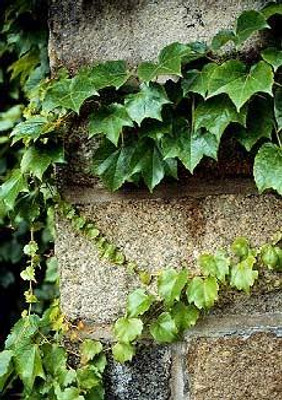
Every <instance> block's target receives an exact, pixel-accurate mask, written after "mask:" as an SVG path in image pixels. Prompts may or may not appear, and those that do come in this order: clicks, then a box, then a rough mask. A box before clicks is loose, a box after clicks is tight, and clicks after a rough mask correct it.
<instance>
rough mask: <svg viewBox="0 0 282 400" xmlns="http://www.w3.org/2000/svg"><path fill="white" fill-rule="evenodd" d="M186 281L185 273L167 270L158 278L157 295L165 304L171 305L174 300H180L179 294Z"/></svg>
mask: <svg viewBox="0 0 282 400" xmlns="http://www.w3.org/2000/svg"><path fill="white" fill-rule="evenodd" d="M187 281H188V273H187V271H185V270H183V271H180V272H178V271H176V270H175V269H167V270H164V271H162V273H161V275H160V276H159V278H158V293H159V296H160V297H161V299H163V300H164V301H165V303H166V304H168V305H172V304H173V302H174V301H175V300H178V301H179V300H180V296H181V292H182V290H183V288H184V286H185V285H186V283H187Z"/></svg>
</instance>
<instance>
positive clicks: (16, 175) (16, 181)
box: [0, 169, 28, 209]
mask: <svg viewBox="0 0 282 400" xmlns="http://www.w3.org/2000/svg"><path fill="white" fill-rule="evenodd" d="M27 191H28V186H27V182H26V179H25V177H24V175H23V173H22V172H21V170H20V169H14V171H13V174H12V175H11V177H10V178H9V179H7V180H6V181H5V182H4V183H3V184H2V185H1V186H0V198H1V199H3V201H4V203H5V205H6V206H7V207H8V208H9V209H13V208H14V205H15V202H16V199H17V197H18V195H19V194H20V193H21V192H27Z"/></svg>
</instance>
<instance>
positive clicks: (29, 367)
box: [14, 344, 45, 390]
mask: <svg viewBox="0 0 282 400" xmlns="http://www.w3.org/2000/svg"><path fill="white" fill-rule="evenodd" d="M14 362H15V369H16V372H17V374H18V375H19V377H20V379H21V380H22V382H23V384H24V385H25V386H26V387H27V388H28V389H29V390H32V388H33V385H34V381H35V378H36V377H41V378H42V379H45V374H44V371H43V366H42V361H41V356H40V352H39V348H38V345H36V344H32V345H29V346H27V347H24V348H22V349H21V351H20V352H17V354H16V356H15V357H14Z"/></svg>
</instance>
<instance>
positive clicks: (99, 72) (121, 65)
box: [88, 61, 130, 90]
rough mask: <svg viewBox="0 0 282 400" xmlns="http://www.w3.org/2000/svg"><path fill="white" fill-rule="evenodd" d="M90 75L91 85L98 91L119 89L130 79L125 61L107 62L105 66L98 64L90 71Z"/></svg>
mask: <svg viewBox="0 0 282 400" xmlns="http://www.w3.org/2000/svg"><path fill="white" fill-rule="evenodd" d="M88 75H89V81H90V82H89V83H91V84H92V85H93V86H94V87H95V88H96V90H101V89H104V88H106V87H114V88H116V89H119V88H120V87H121V86H122V85H124V84H125V83H126V81H127V80H128V78H129V77H130V74H129V72H128V70H127V66H126V63H125V61H107V62H105V63H103V64H98V65H96V66H94V67H92V68H91V69H90V70H89V72H88Z"/></svg>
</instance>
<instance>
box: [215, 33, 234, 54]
mask: <svg viewBox="0 0 282 400" xmlns="http://www.w3.org/2000/svg"><path fill="white" fill-rule="evenodd" d="M228 42H234V43H235V44H236V42H237V38H236V35H235V33H234V31H232V30H230V29H222V30H221V31H219V32H218V33H217V34H216V35H215V36H214V37H213V39H212V43H211V49H212V50H213V51H218V50H219V49H221V47H223V46H225V45H226V44H227V43H228Z"/></svg>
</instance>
